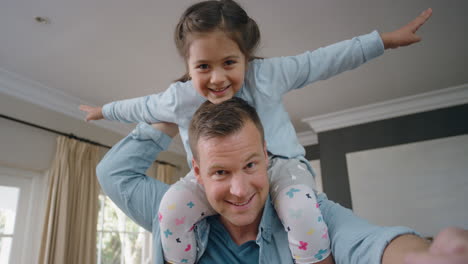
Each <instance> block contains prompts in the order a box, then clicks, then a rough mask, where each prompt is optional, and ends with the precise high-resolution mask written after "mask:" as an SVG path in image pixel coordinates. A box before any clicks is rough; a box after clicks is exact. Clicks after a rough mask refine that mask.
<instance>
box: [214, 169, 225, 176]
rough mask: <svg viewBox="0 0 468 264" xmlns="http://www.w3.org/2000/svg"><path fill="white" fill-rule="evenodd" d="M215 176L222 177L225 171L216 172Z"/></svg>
mask: <svg viewBox="0 0 468 264" xmlns="http://www.w3.org/2000/svg"><path fill="white" fill-rule="evenodd" d="M215 174H216V175H217V176H223V175H226V171H225V170H218V171H216V172H215Z"/></svg>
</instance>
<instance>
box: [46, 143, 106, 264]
mask: <svg viewBox="0 0 468 264" xmlns="http://www.w3.org/2000/svg"><path fill="white" fill-rule="evenodd" d="M98 161H99V147H97V146H94V145H91V144H87V143H83V142H80V141H77V140H74V139H70V138H68V137H64V136H60V137H58V138H57V150H56V153H55V158H54V160H53V161H52V165H51V168H50V171H49V185H48V191H49V195H48V200H47V209H46V210H47V211H46V216H45V221H44V227H43V232H42V241H41V251H40V258H39V263H41V264H63V263H67V264H74V263H76V264H82V263H87V264H94V263H96V226H97V214H98V192H99V185H98V182H97V179H96V166H97V163H98Z"/></svg>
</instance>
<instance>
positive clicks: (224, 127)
mask: <svg viewBox="0 0 468 264" xmlns="http://www.w3.org/2000/svg"><path fill="white" fill-rule="evenodd" d="M249 120H250V121H252V123H253V124H254V125H255V126H256V127H257V129H258V131H259V132H260V136H261V140H262V144H263V143H264V142H263V141H264V132H263V126H262V123H261V121H260V118H259V117H258V114H257V111H256V110H255V108H253V107H252V106H251V105H249V104H248V103H247V102H246V101H244V100H243V99H241V98H238V97H233V98H231V99H229V100H226V101H224V102H222V103H219V104H213V103H211V102H210V101H206V102H204V103H203V104H202V105H201V106H200V107H199V108H198V110H197V111H196V112H195V114H194V115H193V117H192V121H191V122H190V127H189V144H190V148H191V149H192V153H193V157H194V158H195V160H197V161H198V150H197V144H198V141H199V140H200V139H210V138H219V137H226V136H230V135H232V134H234V133H236V132H238V131H240V130H241V129H242V128H243V127H244V125H245V124H246V122H247V121H249Z"/></svg>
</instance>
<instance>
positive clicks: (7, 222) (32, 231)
mask: <svg viewBox="0 0 468 264" xmlns="http://www.w3.org/2000/svg"><path fill="white" fill-rule="evenodd" d="M45 187H46V177H44V174H41V173H36V172H31V171H27V170H20V169H14V168H8V167H2V166H0V263H2V264H7V263H14V264H26V263H28V264H29V263H37V262H38V255H39V248H40V240H41V232H42V227H43V222H44V205H45V198H46V197H45Z"/></svg>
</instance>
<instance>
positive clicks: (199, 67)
mask: <svg viewBox="0 0 468 264" xmlns="http://www.w3.org/2000/svg"><path fill="white" fill-rule="evenodd" d="M197 68H198V69H200V70H207V69H208V68H209V66H208V64H200V65H198V66H197Z"/></svg>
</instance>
